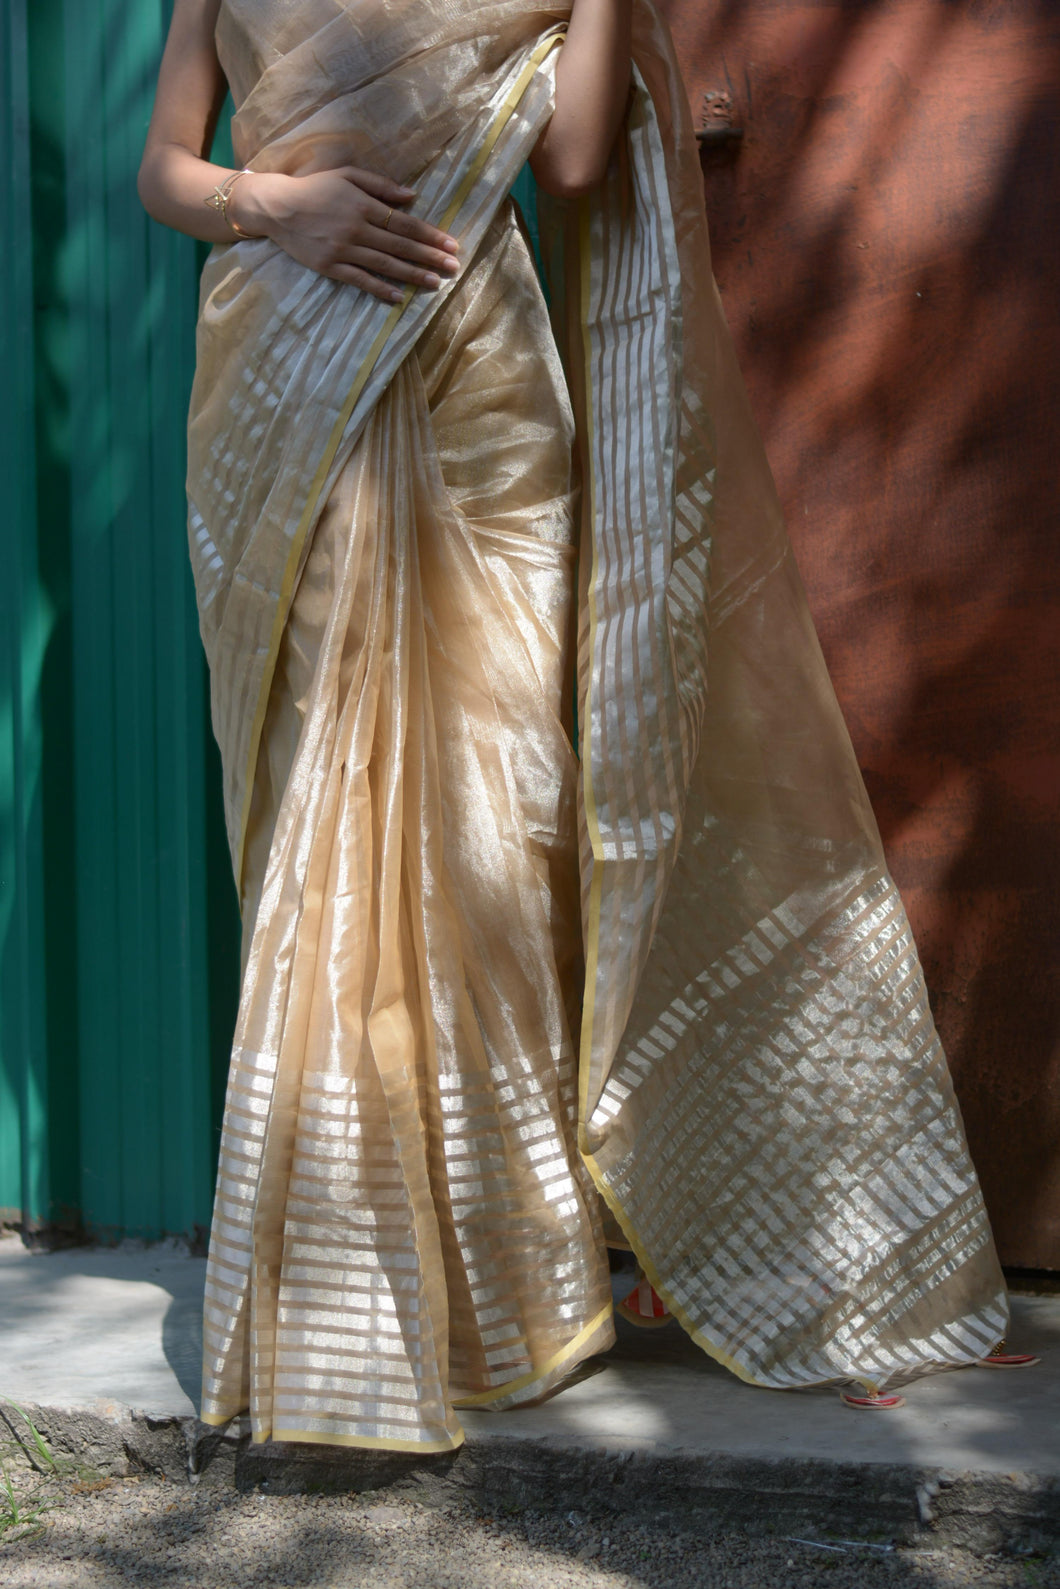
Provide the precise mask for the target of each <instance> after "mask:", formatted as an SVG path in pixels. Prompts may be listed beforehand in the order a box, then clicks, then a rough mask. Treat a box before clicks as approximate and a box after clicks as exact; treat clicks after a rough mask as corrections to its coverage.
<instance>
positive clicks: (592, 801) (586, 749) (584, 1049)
mask: <svg viewBox="0 0 1060 1589" xmlns="http://www.w3.org/2000/svg"><path fill="white" fill-rule="evenodd" d="M591 223H592V216H591V211H590V201H589V200H588V199H587V198H583V199H581V200H580V213H579V234H580V235H579V253H580V259H579V265H580V277H579V292H580V303H579V314H578V318H579V322H580V325H581V333H582V352H583V356H584V362H585V370H584V379H585V429H586V442H587V445H586V449H585V453H586V471H585V488H586V491H587V498H588V512H587V515H586V517H587V519H588V526H589V542H590V574H589V588H588V599H587V609H588V652H589V661H590V665H589V668H588V678H587V680H586V691H585V714H584V721H583V724H582V785H583V792H584V799H585V820H586V826H587V828H588V830H589V838H590V842H591V844H592V849H593V861H594V866H593V875H592V878H591V880H590V884H589V904H588V910H587V921H586V929H585V999H584V1002H583V1007H582V1031H581V1045H580V1047H581V1052H580V1063H579V1108H578V1115H579V1119H578V1145H579V1149H580V1152H581V1155H582V1158H583V1160H584V1161H585V1165H586V1167H587V1169H588V1171H589V1174H590V1175H591V1176H592V1178H593V1183H594V1185H595V1186H596V1189H597V1191H598V1192H599V1194H600V1196H601V1197H602V1198H603V1200H604V1202H605V1203H606V1204H607V1206H608V1208H609V1209H610V1210H611V1212H612V1214H614V1216H615V1218H616V1219H617V1220H618V1223H619V1225H620V1226H621V1228H622V1232H623V1235H624V1236H625V1237H626V1240H627V1241H628V1243H629V1247H630V1251H631V1252H632V1253H633V1254H634V1256H635V1257H636V1259H637V1262H638V1263H639V1264H640V1267H641V1268H642V1270H643V1271H644V1273H645V1275H646V1276H647V1278H648V1280H649V1282H650V1283H651V1285H652V1286H653V1287H654V1288H655V1290H656V1292H657V1293H658V1295H659V1296H660V1297H661V1298H662V1300H663V1301H664V1302H665V1304H666V1306H667V1308H668V1309H669V1311H670V1312H671V1313H672V1314H673V1316H674V1318H675V1319H676V1320H677V1321H678V1323H679V1324H680V1325H681V1327H682V1328H683V1329H684V1331H685V1333H686V1334H687V1335H689V1336H690V1337H691V1338H692V1340H693V1341H694V1342H695V1344H696V1345H697V1346H698V1347H700V1348H701V1350H703V1351H704V1352H706V1354H707V1356H708V1357H712V1358H713V1359H714V1361H715V1362H717V1363H720V1364H721V1365H722V1367H723V1368H727V1369H728V1370H729V1371H730V1373H733V1374H735V1375H736V1376H737V1378H738V1379H742V1380H743V1381H744V1382H745V1383H746V1384H748V1385H756V1386H758V1387H759V1388H760V1389H763V1390H781V1389H783V1388H784V1387H782V1386H778V1385H771V1384H769V1382H768V1381H767V1380H763V1379H757V1378H756V1377H755V1375H753V1374H752V1373H750V1372H749V1371H748V1370H747V1369H746V1368H744V1366H743V1365H742V1364H741V1363H738V1362H737V1361H736V1360H735V1358H733V1357H732V1356H731V1355H730V1354H729V1353H728V1352H727V1351H726V1350H725V1348H724V1347H723V1346H720V1345H719V1344H718V1342H717V1341H714V1340H712V1339H711V1337H710V1336H709V1335H707V1334H706V1333H705V1332H704V1331H703V1330H702V1329H700V1328H699V1326H698V1325H696V1324H695V1323H694V1321H693V1320H692V1318H691V1317H690V1315H689V1314H688V1312H687V1311H686V1310H685V1308H683V1307H682V1306H681V1304H680V1303H679V1302H678V1301H677V1299H676V1298H675V1297H674V1296H673V1294H672V1292H671V1291H670V1290H669V1288H668V1287H667V1286H666V1284H665V1282H664V1281H663V1280H662V1278H661V1276H660V1274H659V1271H658V1270H657V1269H656V1267H655V1265H654V1263H653V1262H652V1260H651V1257H650V1255H649V1253H648V1250H647V1247H646V1246H645V1244H644V1242H643V1241H642V1240H641V1238H640V1235H639V1233H638V1231H637V1229H636V1226H635V1225H634V1224H633V1221H632V1220H631V1219H630V1217H629V1215H628V1213H627V1212H626V1210H625V1208H624V1207H623V1205H622V1203H621V1202H620V1200H619V1199H618V1198H617V1197H616V1196H615V1193H614V1191H613V1190H612V1188H611V1187H610V1185H609V1184H608V1182H607V1179H606V1177H605V1175H604V1172H603V1171H602V1170H601V1168H600V1166H599V1164H598V1163H597V1161H596V1159H595V1157H594V1155H593V1154H592V1152H591V1150H590V1148H589V1137H588V1103H589V1073H590V1067H591V1059H592V1048H593V1024H594V1018H595V1012H596V979H597V972H598V967H599V961H600V911H601V904H602V896H603V875H602V870H601V863H602V862H603V854H602V849H603V845H602V840H601V835H600V820H599V813H598V808H597V804H596V791H595V789H594V788H593V773H592V715H591V710H590V706H591V694H592V659H593V657H594V656H595V653H596V635H597V626H598V614H597V606H596V596H595V589H596V576H597V571H598V568H599V562H600V553H599V545H598V540H597V535H596V504H597V482H596V468H595V464H594V456H595V455H594V450H593V437H594V429H595V427H594V409H593V384H592V354H591V348H590V339H589V299H590V293H591V265H592V255H591V247H590V245H591V242H592V235H591ZM843 1377H844V1376H842V1375H834V1376H832V1378H830V1379H820V1380H812V1381H806V1385H810V1384H816V1385H828V1384H832V1383H834V1382H835V1381H836V1380H839V1379H842V1378H843ZM849 1377H850V1379H851V1380H852V1381H853V1382H854V1383H855V1384H860V1385H864V1386H865V1388H866V1390H868V1391H869V1393H870V1394H875V1393H876V1391H877V1390H878V1388H879V1387H878V1386H877V1385H876V1384H875V1383H874V1382H873V1381H872V1380H869V1379H864V1378H862V1377H860V1376H855V1375H851V1376H849ZM793 1388H798V1389H802V1388H804V1387H803V1386H802V1385H800V1386H798V1387H793Z"/></svg>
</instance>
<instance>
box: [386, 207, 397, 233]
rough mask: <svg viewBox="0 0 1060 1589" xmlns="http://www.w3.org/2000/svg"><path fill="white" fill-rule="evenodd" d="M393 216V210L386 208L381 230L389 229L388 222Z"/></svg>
mask: <svg viewBox="0 0 1060 1589" xmlns="http://www.w3.org/2000/svg"><path fill="white" fill-rule="evenodd" d="M393 218H394V212H393V210H387V212H386V220H385V221H384V222H383V231H384V232H389V230H390V222H391V221H392V220H393Z"/></svg>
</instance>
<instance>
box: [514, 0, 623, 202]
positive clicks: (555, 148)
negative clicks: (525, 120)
mask: <svg viewBox="0 0 1060 1589" xmlns="http://www.w3.org/2000/svg"><path fill="white" fill-rule="evenodd" d="M632 31H633V0H574V9H573V11H572V12H571V19H570V26H569V28H568V29H567V37H566V40H565V42H564V45H563V48H562V49H561V50H560V52H559V61H558V63H557V65H556V109H555V112H554V114H553V116H552V120H551V121H550V122H549V124H548V126H547V127H546V128H545V131H544V133H543V134H542V136H541V137H540V139H539V140H538V143H537V147H536V148H535V150H534V152H533V154H532V155H531V157H530V169H531V170H532V171H533V173H534V177H535V179H536V180H537V181H538V182H539V183H540V184H541V186H542V187H543V188H544V190H545V192H546V193H554V194H556V195H557V196H558V197H560V198H577V197H578V196H579V194H582V193H587V192H588V191H589V189H590V188H591V187H593V186H595V184H596V183H597V182H599V181H600V179H601V177H602V176H603V174H604V172H605V171H606V170H607V162H608V159H609V157H610V154H611V147H612V145H613V143H614V141H615V135H616V134H617V132H618V129H619V127H620V126H621V123H622V117H623V116H624V114H625V110H626V105H627V103H628V101H629V79H630V60H631V54H630V51H631V40H632Z"/></svg>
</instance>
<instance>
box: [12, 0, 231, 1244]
mask: <svg viewBox="0 0 1060 1589" xmlns="http://www.w3.org/2000/svg"><path fill="white" fill-rule="evenodd" d="M3 3H4V10H3V23H2V28H3V38H2V43H0V48H2V52H3V54H2V60H0V68H2V72H3V112H2V114H3V117H4V121H3V129H2V134H0V136H2V139H3V148H2V150H0V166H2V175H0V180H2V184H3V186H2V189H0V203H2V206H3V210H2V217H0V219H2V222H3V228H4V236H5V239H8V240H13V242H14V246H9V247H7V248H5V251H4V262H3V271H4V282H3V285H4V294H3V305H4V306H3V327H4V331H3V335H4V377H5V378H4V382H3V390H2V394H0V401H2V402H3V404H4V409H5V413H4V422H3V425H2V426H0V436H2V441H0V445H2V446H3V448H4V457H3V464H4V468H3V475H2V479H3V482H4V489H5V492H6V496H7V501H8V507H9V516H8V518H7V523H6V524H5V526H4V531H3V559H4V563H3V575H2V590H0V602H2V603H3V638H4V646H3V655H2V661H0V668H2V674H0V690H2V696H0V735H2V736H3V738H2V740H0V821H2V824H3V827H2V834H0V846H2V848H0V956H2V961H0V969H2V982H0V998H2V1007H0V1019H2V1027H0V1042H2V1067H0V1089H2V1090H0V1207H2V1208H3V1209H4V1210H5V1211H17V1217H20V1218H21V1219H23V1220H24V1221H25V1222H27V1223H29V1224H36V1223H41V1222H50V1221H55V1220H60V1221H62V1220H73V1221H78V1220H79V1221H81V1222H83V1224H84V1225H85V1226H87V1227H88V1229H89V1230H91V1231H92V1232H94V1233H97V1234H106V1233H109V1232H115V1233H117V1232H121V1233H125V1234H142V1235H153V1234H158V1233H161V1232H164V1231H188V1230H191V1229H192V1228H193V1227H194V1226H195V1225H197V1224H199V1225H201V1224H205V1223H206V1222H207V1220H208V1218H209V1209H210V1199H211V1193H212V1178H213V1155H214V1147H215V1140H216V1126H217V1118H218V1114H219V1096H218V1095H219V1092H220V1090H221V1088H222V1087H223V1078H224V1070H225V1066H226V1063H227V1049H228V1040H229V1035H230V1026H231V1016H232V1002H233V993H234V982H235V964H234V962H235V957H236V954H237V948H236V926H235V915H234V899H233V893H232V887H231V881H230V874H229V868H228V861H227V854H226V851H225V848H224V842H223V838H222V836H221V834H220V831H219V809H220V808H219V795H218V793H217V790H216V787H215V785H216V768H215V766H214V752H213V749H212V744H211V742H210V738H209V730H208V725H207V707H206V693H205V681H204V673H203V664H202V658H201V651H200V646H199V639H198V633H197V629H196V623H195V612H194V603H193V599H192V593H191V588H190V578H189V574H188V569H187V553H186V541H185V527H184V513H185V510H184V424H185V411H186V405H187V394H188V387H189V382H190V376H191V363H192V357H193V351H194V345H193V325H194V312H195V295H196V277H197V259H196V248H195V245H194V244H193V243H191V242H189V241H187V240H186V239H183V238H178V237H176V236H173V235H172V234H170V233H167V232H166V231H164V230H163V229H162V228H160V227H158V226H155V225H154V224H153V223H152V222H150V221H148V219H147V218H146V216H145V215H144V214H143V212H142V210H141V209H140V206H139V204H138V202H137V199H136V193H135V175H136V168H137V165H138V162H139V156H140V149H141V147H142V143H143V136H144V132H145V129H146V125H147V119H148V115H149V112H150V104H151V94H152V88H153V80H154V73H155V70H156V67H157V61H158V56H159V53H160V49H161V43H162V39H163V36H164V28H165V22H166V14H167V12H168V9H169V7H168V5H166V4H164V3H163V0H65V3H64V0H3ZM204 858H205V864H204Z"/></svg>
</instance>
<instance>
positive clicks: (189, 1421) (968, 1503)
mask: <svg viewBox="0 0 1060 1589" xmlns="http://www.w3.org/2000/svg"><path fill="white" fill-rule="evenodd" d="M26 1411H27V1412H28V1413H29V1415H30V1417H31V1418H32V1419H33V1422H34V1424H35V1425H36V1427H37V1428H38V1429H39V1430H40V1432H41V1434H42V1435H43V1436H44V1438H45V1439H46V1440H47V1441H48V1443H49V1445H50V1446H51V1448H52V1449H53V1450H54V1451H56V1452H57V1453H60V1454H62V1455H65V1456H67V1457H69V1458H71V1459H72V1460H74V1461H76V1462H78V1463H79V1464H83V1465H84V1466H86V1467H91V1468H93V1469H95V1470H96V1471H98V1472H100V1473H105V1474H113V1475H115V1476H123V1475H128V1474H131V1473H137V1472H147V1473H153V1474H158V1475H163V1476H164V1477H166V1478H167V1479H169V1480H171V1481H173V1482H176V1483H185V1484H195V1485H199V1484H203V1485H209V1486H215V1485H220V1486H225V1487H227V1486H232V1485H234V1486H235V1487H236V1488H238V1489H240V1490H261V1491H264V1492H267V1493H270V1494H280V1495H290V1494H305V1493H316V1494H347V1493H351V1492H355V1493H361V1494H363V1493H365V1492H370V1491H371V1492H378V1491H381V1490H386V1491H389V1492H391V1493H393V1494H395V1495H397V1494H400V1495H403V1496H405V1497H407V1498H410V1499H415V1500H418V1501H420V1502H422V1503H423V1504H424V1505H427V1506H441V1505H444V1504H445V1503H446V1502H447V1501H450V1500H453V1499H456V1498H459V1499H464V1500H466V1499H473V1500H474V1501H475V1502H476V1503H478V1504H479V1505H481V1506H483V1507H484V1508H485V1509H487V1510H492V1511H495V1512H500V1513H507V1514H515V1513H519V1512H522V1511H525V1510H536V1511H548V1510H558V1511H563V1510H565V1509H568V1508H570V1506H571V1505H572V1503H573V1504H575V1505H576V1508H577V1510H578V1512H579V1513H582V1514H586V1515H597V1516H606V1515H607V1514H609V1513H610V1514H614V1513H620V1514H621V1515H622V1516H623V1517H625V1518H627V1519H634V1520H635V1519H637V1518H641V1517H642V1518H643V1519H644V1520H645V1521H649V1520H650V1521H651V1522H652V1523H653V1525H655V1526H657V1525H658V1524H659V1522H660V1521H661V1520H667V1519H671V1518H672V1519H673V1522H674V1525H675V1527H677V1526H679V1527H681V1528H683V1529H688V1528H690V1527H691V1528H697V1527H698V1528H703V1529H710V1530H715V1529H723V1528H728V1529H734V1528H735V1529H739V1530H742V1531H744V1532H746V1533H749V1534H754V1535H759V1536H770V1535H774V1536H780V1537H790V1536H792V1535H795V1536H799V1537H802V1538H806V1537H809V1538H815V1539H827V1538H829V1537H830V1538H833V1539H835V1538H840V1539H848V1540H850V1539H857V1540H861V1541H867V1542H872V1541H876V1542H879V1543H881V1544H882V1543H884V1542H885V1541H894V1542H895V1543H896V1544H901V1545H905V1546H907V1547H908V1546H913V1547H916V1546H918V1545H919V1546H921V1547H923V1548H932V1549H935V1548H938V1547H939V1546H941V1545H945V1546H949V1547H953V1548H959V1549H964V1550H973V1551H975V1552H977V1553H982V1552H985V1551H1003V1552H1012V1551H1018V1552H1025V1551H1027V1550H1032V1549H1033V1550H1038V1551H1042V1552H1046V1553H1048V1552H1051V1551H1054V1550H1056V1549H1057V1548H1058V1547H1060V1480H1058V1479H1056V1478H1055V1477H1051V1476H1048V1475H1038V1474H1033V1473H1009V1474H1000V1473H991V1472H976V1471H968V1472H952V1471H946V1470H940V1469H931V1468H926V1467H915V1466H909V1465H903V1464H890V1463H862V1462H858V1463H851V1462H827V1461H822V1460H820V1459H812V1458H797V1457H781V1458H777V1459H767V1458H747V1457H734V1456H729V1455H716V1456H705V1455H703V1454H702V1453H698V1452H689V1453H685V1452H680V1451H669V1452H665V1453H659V1452H652V1451H644V1450H623V1449H621V1448H609V1449H608V1448H605V1449H600V1448H591V1447H588V1446H586V1445H584V1444H581V1443H570V1444H564V1443H562V1442H557V1441H556V1440H554V1439H540V1440H538V1439H526V1438H509V1437H506V1436H504V1435H502V1434H494V1435H490V1436H489V1437H488V1438H483V1437H481V1436H478V1437H476V1436H470V1437H469V1438H468V1441H467V1443H466V1445H465V1446H464V1447H463V1448H462V1449H461V1450H459V1451H457V1452H454V1453H452V1454H447V1455H444V1456H430V1457H415V1456H406V1455H404V1454H391V1453H375V1452H361V1451H347V1450H336V1449H334V1448H328V1447H320V1446H311V1445H303V1444H294V1443H292V1444H283V1443H276V1444H273V1443H271V1442H270V1443H268V1444H266V1445H261V1446H252V1445H251V1444H250V1440H249V1436H247V1435H241V1436H236V1435H234V1434H233V1433H232V1432H231V1431H221V1430H217V1429H213V1428H210V1427H209V1426H207V1425H205V1424H202V1423H200V1422H199V1421H198V1420H197V1419H195V1418H191V1417H181V1416H170V1415H166V1416H152V1415H150V1414H147V1413H143V1412H135V1411H133V1410H131V1409H129V1408H127V1407H122V1406H119V1405H118V1404H116V1403H108V1402H100V1403H97V1405H96V1406H95V1407H92V1408H84V1407H78V1408H61V1407H40V1406H31V1407H27V1408H26Z"/></svg>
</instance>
